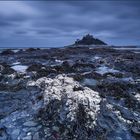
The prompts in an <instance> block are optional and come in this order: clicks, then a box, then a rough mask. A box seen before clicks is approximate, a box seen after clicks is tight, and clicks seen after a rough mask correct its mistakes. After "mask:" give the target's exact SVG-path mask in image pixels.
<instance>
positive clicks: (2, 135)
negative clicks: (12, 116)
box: [0, 126, 8, 140]
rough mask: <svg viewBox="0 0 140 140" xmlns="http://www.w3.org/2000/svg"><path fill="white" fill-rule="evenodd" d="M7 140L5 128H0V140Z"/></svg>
mask: <svg viewBox="0 0 140 140" xmlns="http://www.w3.org/2000/svg"><path fill="white" fill-rule="evenodd" d="M7 139H8V135H7V132H6V127H4V126H0V140H7Z"/></svg>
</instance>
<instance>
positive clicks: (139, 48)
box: [0, 46, 140, 53]
mask: <svg viewBox="0 0 140 140" xmlns="http://www.w3.org/2000/svg"><path fill="white" fill-rule="evenodd" d="M36 48H37V47H36ZM38 48H39V47H38ZM50 48H54V47H40V49H50ZM56 48H63V47H56ZM112 48H114V49H116V50H129V51H132V52H134V53H140V46H136V47H129V46H128V47H127V46H125V47H117V46H115V47H114V46H112ZM7 49H11V50H13V51H14V52H17V51H18V50H20V49H23V50H24V49H27V48H26V47H24V48H20V47H19V48H17V47H15V48H10V47H4V48H1V47H0V53H1V52H2V51H3V50H7Z"/></svg>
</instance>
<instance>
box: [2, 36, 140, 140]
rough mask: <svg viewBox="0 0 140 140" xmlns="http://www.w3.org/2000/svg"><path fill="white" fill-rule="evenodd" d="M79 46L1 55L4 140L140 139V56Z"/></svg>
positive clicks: (88, 41) (92, 40)
mask: <svg viewBox="0 0 140 140" xmlns="http://www.w3.org/2000/svg"><path fill="white" fill-rule="evenodd" d="M75 45H76V46H75ZM75 45H74V46H73V47H62V48H50V49H47V48H46V49H39V48H38V49H36V48H29V49H17V50H11V49H9V50H3V51H2V52H1V54H0V140H139V138H140V55H139V54H138V53H134V52H132V51H128V50H116V49H114V48H111V47H105V46H107V44H106V43H104V42H103V41H101V40H99V39H95V38H93V37H92V36H91V35H86V36H85V37H83V39H82V40H77V41H76V42H75ZM81 45H82V46H86V47H81ZM92 45H95V46H96V45H97V46H100V47H91V46H92ZM102 45H104V47H102ZM79 46H80V47H79Z"/></svg>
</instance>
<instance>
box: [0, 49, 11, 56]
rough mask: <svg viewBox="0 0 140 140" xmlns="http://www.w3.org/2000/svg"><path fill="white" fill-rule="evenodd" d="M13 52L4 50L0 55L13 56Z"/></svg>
mask: <svg viewBox="0 0 140 140" xmlns="http://www.w3.org/2000/svg"><path fill="white" fill-rule="evenodd" d="M13 54H14V52H13V51H12V50H10V49H7V50H4V51H2V52H1V55H13Z"/></svg>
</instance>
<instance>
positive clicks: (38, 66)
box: [26, 64, 43, 72]
mask: <svg viewBox="0 0 140 140" xmlns="http://www.w3.org/2000/svg"><path fill="white" fill-rule="evenodd" d="M42 67H43V65H42V64H32V65H31V66H29V67H28V68H27V70H26V71H27V72H31V71H39V70H40V69H41V68H42Z"/></svg>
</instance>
